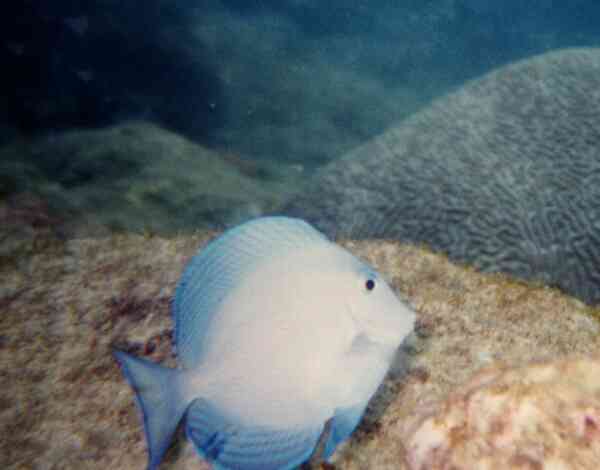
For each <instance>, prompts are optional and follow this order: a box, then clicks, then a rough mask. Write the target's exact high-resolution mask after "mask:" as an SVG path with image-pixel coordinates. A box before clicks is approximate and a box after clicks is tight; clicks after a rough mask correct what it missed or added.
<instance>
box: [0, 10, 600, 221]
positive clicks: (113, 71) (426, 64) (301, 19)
mask: <svg viewBox="0 0 600 470" xmlns="http://www.w3.org/2000/svg"><path fill="white" fill-rule="evenodd" d="M14 3H17V2H14ZM18 3H19V4H18V5H16V4H13V5H11V6H7V7H6V8H7V10H8V11H5V14H3V15H2V18H1V19H0V23H1V26H2V28H1V29H0V31H2V33H0V34H1V35H2V37H1V39H0V59H1V60H2V63H3V67H2V70H3V73H2V78H1V80H2V81H3V84H4V90H5V92H4V93H3V94H2V98H0V104H1V106H0V143H2V144H4V145H10V144H11V143H12V142H14V140H15V139H16V138H18V139H20V142H22V141H23V139H25V140H28V139H34V138H39V137H40V136H42V137H48V136H50V137H51V138H52V139H53V141H55V140H56V139H60V136H61V135H62V133H64V132H68V131H73V130H76V131H79V130H81V129H89V130H94V129H99V128H103V127H106V126H111V125H116V124H119V123H121V122H124V121H129V120H142V121H144V122H152V123H155V124H157V125H159V126H161V127H163V128H164V129H168V130H170V131H173V132H174V133H176V134H178V135H181V136H184V137H185V138H188V139H190V140H191V141H192V142H195V143H198V144H200V145H202V146H203V147H205V148H208V149H212V150H214V151H215V152H217V154H219V155H226V156H228V157H229V160H230V161H231V160H234V161H235V162H238V163H239V165H238V167H240V168H241V169H242V172H244V174H245V175H246V176H249V177H251V178H254V179H255V180H256V181H257V183H258V184H262V180H261V179H262V178H263V177H265V175H266V178H267V179H270V181H273V180H277V178H280V179H281V178H283V179H281V181H282V182H283V184H284V185H288V179H289V178H292V179H294V178H295V179H296V180H302V178H309V177H310V176H311V175H312V174H313V172H314V171H316V170H317V169H318V168H320V167H321V166H322V165H324V164H326V163H327V162H329V161H331V160H332V159H335V158H337V157H340V156H342V155H344V153H346V152H347V151H349V150H350V149H352V148H355V147H356V146H358V145H360V144H361V143H363V142H366V141H367V140H369V139H370V138H372V137H373V136H375V135H377V134H379V133H381V132H383V131H385V130H386V129H387V128H389V127H390V126H391V125H392V124H394V123H397V122H398V121H400V120H401V119H403V118H405V117H406V116H408V115H410V114H412V113H414V112H415V111H417V110H419V109H420V108H422V107H424V106H426V105H427V104H428V103H429V102H430V101H431V100H432V99H434V98H436V97H439V96H441V95H444V94H445V93H447V92H448V91H450V90H453V89H456V88H458V87H460V86H461V84H463V83H464V82H465V81H466V80H469V79H471V78H475V77H478V76H481V75H482V74H484V73H485V72H487V71H489V70H492V69H494V68H496V67H499V66H501V65H503V64H506V63H509V62H512V61H514V60H517V59H520V58H524V57H528V56H531V55H534V54H538V53H542V52H545V51H549V50H553V49H558V48H563V47H569V46H595V45H598V44H599V43H600V28H598V27H597V24H598V22H597V20H598V18H600V4H599V3H598V2H597V1H594V0H581V1H570V2H556V1H551V0H546V1H532V2H522V1H519V0H508V1H503V2H498V1H492V0H437V1H427V0H425V1H424V0H412V1H392V0H378V1H369V2H365V1H346V0H344V1H342V0H334V1H329V2H318V1H316V0H314V1H302V0H288V1H275V0H273V1H254V2H250V1H245V0H240V1H226V0H222V1H217V0H205V1H189V0H186V1H178V2H171V1H164V0H146V1H144V2H143V6H142V5H141V4H140V2H123V1H121V0H106V1H103V2H71V1H61V0H55V1H52V2H38V1H31V0H29V1H23V2H18ZM15 155H16V156H15ZM45 155H46V153H45V152H44V151H43V149H42V150H39V149H36V150H35V151H28V152H24V153H18V154H16V153H15V152H14V151H12V150H11V151H9V152H4V153H3V154H2V158H3V159H4V160H5V161H8V160H10V159H21V160H22V159H25V160H26V161H27V164H28V165H29V166H30V169H29V170H28V171H29V173H27V174H28V175H29V174H31V173H32V172H34V173H35V172H37V171H38V170H39V171H41V176H39V178H37V179H35V178H34V179H28V178H29V177H28V176H23V174H18V175H16V176H15V174H12V173H11V172H13V169H11V168H12V167H11V166H10V165H7V166H5V167H3V168H2V169H1V170H0V195H2V196H3V197H6V196H7V195H10V194H12V193H16V192H19V191H23V190H26V191H33V192H34V193H35V192H36V190H37V189H38V187H39V181H41V180H44V181H45V182H46V183H47V184H46V183H45V184H46V186H47V185H48V184H52V183H53V182H56V181H58V182H59V185H60V184H61V183H60V182H61V181H62V180H61V178H63V177H64V172H65V171H71V170H70V168H71V166H72V165H73V161H75V160H77V159H78V150H77V149H75V150H72V151H69V152H68V156H67V157H64V158H63V160H64V161H63V160H61V161H60V162H59V164H57V163H56V161H55V160H56V156H53V157H51V158H52V159H53V162H52V164H48V162H46V161H44V160H46V159H47V158H48V157H47V156H45ZM115 158H116V159H119V158H120V157H119V156H115V155H112V156H111V158H110V159H109V160H110V161H111V162H112V163H114V160H115ZM152 158H153V157H152V155H151V154H149V155H148V158H147V161H146V162H145V164H152ZM248 162H250V163H248ZM257 162H258V163H257ZM128 165H129V164H126V165H124V166H128ZM253 165H255V166H253ZM256 165H257V166H256ZM278 165H280V166H281V168H280V169H278ZM113 166H114V165H113ZM117 166H119V165H117ZM129 166H131V167H138V166H139V162H135V164H131V165H129ZM119 167H120V166H119ZM48 168H52V170H51V171H49V170H48ZM65 168H67V170H65ZM111 168H112V167H111ZM14 171H15V172H17V171H18V170H14ZM181 171H182V173H186V171H189V170H188V168H186V165H183V166H182V167H181ZM295 171H297V174H296V173H294V172H295ZM61 172H62V173H61ZM102 172H103V169H102V164H101V163H98V161H96V162H95V163H94V165H93V168H91V169H90V168H87V167H86V168H85V169H84V170H82V171H81V173H83V174H84V175H85V178H86V179H85V181H82V182H81V184H91V181H93V182H94V184H100V183H98V180H99V179H102V178H101V177H102V176H103V175H102ZM76 173H77V172H76ZM90 173H93V174H90ZM36 174H37V173H36ZM69 174H71V173H69ZM111 175H112V173H111ZM281 175H284V176H281ZM290 175H291V176H290ZM127 177H128V178H134V177H135V174H128V175H127ZM111 178H114V176H111ZM286 178H287V179H286ZM105 179H106V178H105ZM72 180H73V179H72V178H71V177H70V181H71V182H72ZM111 181H113V180H112V179H111ZM77 182H78V181H76V183H77ZM300 184H301V181H298V186H300ZM64 189H65V191H68V190H69V189H70V188H64ZM113 189H114V188H113ZM113 189H111V188H109V189H108V190H107V191H112V190H113ZM93 190H94V191H95V189H93ZM115 190H116V189H115ZM90 191H92V189H90ZM199 191H200V192H201V188H199ZM55 193H56V191H54V193H53V194H54V196H51V195H49V193H48V192H47V191H46V192H44V191H41V190H40V194H41V195H42V197H47V198H49V199H51V201H50V203H51V205H52V206H53V207H55V208H56V210H57V211H59V212H60V210H61V208H63V202H61V201H64V200H73V198H76V197H78V196H75V195H68V194H67V196H64V197H62V198H60V197H55ZM161 198H162V199H161ZM158 199H161V200H166V202H165V207H167V206H168V208H169V210H170V211H173V210H175V209H176V208H177V207H178V204H180V202H178V201H176V200H173V199H172V198H171V196H170V195H169V194H168V193H167V194H160V195H159V198H158ZM156 200H157V199H156V198H154V199H153V204H155V205H156V204H157V202H156ZM186 201H187V200H186ZM245 202H246V203H247V204H248V205H250V206H252V205H253V201H252V200H248V201H245ZM82 204H83V203H82ZM82 204H80V203H77V204H73V205H74V206H77V207H79V209H78V210H88V211H90V210H91V211H93V210H94V207H90V208H85V207H84V208H83V209H81V206H82ZM119 204H120V203H117V202H114V203H112V204H111V206H110V210H113V209H114V210H119ZM235 204H237V203H235V202H234V203H233V205H235ZM83 205H85V204H83ZM253 207H254V206H253ZM69 210H74V209H73V207H71V206H70V207H69ZM102 210H104V211H108V210H109V208H103V209H102ZM136 210H137V211H138V212H141V213H142V214H141V215H140V217H142V218H143V217H144V215H143V210H144V209H143V207H142V208H141V209H140V208H139V207H138V208H137V209H136ZM244 210H245V209H244ZM244 210H243V211H242V212H243V213H246V212H247V213H248V214H250V215H252V214H254V215H255V214H256V213H257V212H258V213H260V212H263V211H265V210H266V209H265V207H264V204H262V203H261V204H259V207H258V208H256V207H254V208H253V209H252V210H248V211H246V212H244ZM183 212H185V211H183ZM183 212H182V213H183ZM188 212H189V211H188ZM188 212H185V214H188ZM230 213H231V211H224V212H223V214H225V215H223V220H222V221H219V217H221V216H220V215H219V214H221V212H219V211H216V212H215V214H217V215H215V214H212V215H211V216H210V224H211V225H219V222H222V223H223V225H227V224H228V223H231V222H232V220H233V219H231V220H230V219H228V217H229V218H230V217H231V215H230ZM227 214H229V215H227ZM128 217H129V216H128ZM186 217H187V215H186ZM203 217H204V216H202V215H200V216H198V214H194V215H193V217H192V216H190V220H189V223H184V224H182V226H183V227H184V228H192V227H194V226H202V225H203V223H204V222H207V221H208V219H206V218H203ZM242 218H243V216H242ZM157 220H160V218H159V219H157ZM141 224H142V222H140V223H139V224H137V225H135V224H134V226H132V227H128V225H127V224H123V223H120V224H115V227H116V228H119V227H121V228H123V229H128V228H135V229H138V228H139V226H140V225H141ZM163 228H164V231H169V227H166V226H165V227H161V226H160V224H158V226H156V225H155V226H153V230H157V231H161V230H162V229H163ZM179 228H181V227H179Z"/></svg>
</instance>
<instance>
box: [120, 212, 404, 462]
mask: <svg viewBox="0 0 600 470" xmlns="http://www.w3.org/2000/svg"><path fill="white" fill-rule="evenodd" d="M172 311H173V317H174V321H175V332H174V340H175V346H176V350H177V356H178V361H179V366H180V367H178V368H177V369H171V368H167V367H163V366H160V365H158V364H155V363H152V362H150V361H147V360H144V359H140V358H136V357H133V356H131V355H128V354H126V353H124V352H120V351H115V356H116V358H117V359H118V361H119V363H120V364H121V367H122V370H123V373H124V374H125V377H126V378H127V380H128V381H129V383H130V384H131V386H132V387H133V389H134V390H135V393H136V396H137V401H138V405H139V407H140V408H141V411H142V414H143V420H144V430H145V435H146V440H147V444H148V452H149V464H148V469H150V470H153V469H156V468H157V467H158V465H159V463H160V461H161V459H162V457H163V455H164V453H165V451H166V450H167V448H168V446H169V443H170V441H171V439H172V436H173V433H174V432H175V430H176V428H177V426H178V424H179V422H180V421H182V420H184V423H185V432H186V435H187V437H188V438H189V439H190V440H191V441H192V442H193V443H194V445H195V447H196V449H197V451H198V452H199V453H200V455H202V457H204V458H205V459H207V460H208V461H210V462H211V463H212V465H213V467H214V468H215V469H231V470H234V469H235V470H280V469H291V468H294V467H296V466H298V465H300V464H302V463H303V462H305V461H307V460H308V459H310V458H311V455H312V454H313V452H314V451H315V448H316V447H317V444H318V445H319V447H321V449H320V453H321V457H322V458H325V459H328V458H329V457H330V456H331V455H332V454H333V452H334V450H335V448H336V446H337V445H338V444H339V443H341V442H342V441H344V440H345V439H347V438H348V437H349V436H350V434H351V433H352V431H353V430H354V428H355V427H356V426H357V424H358V423H359V421H360V419H361V417H362V415H363V413H364V411H365V408H366V406H367V404H368V402H369V400H370V399H371V397H372V396H373V395H374V393H375V391H376V390H377V388H378V386H379V385H380V384H381V382H382V381H383V379H384V377H385V375H386V373H387V371H388V368H389V366H390V364H391V362H392V360H393V357H394V355H395V352H396V350H397V348H398V346H399V345H400V343H401V342H402V340H403V339H404V338H405V337H406V336H407V335H408V334H409V333H410V332H411V331H412V330H413V326H414V320H415V315H414V312H413V311H411V310H410V309H409V308H408V307H407V306H406V305H405V304H404V303H402V302H401V301H399V300H398V299H397V298H396V296H395V295H394V293H393V292H392V290H391V288H390V287H389V286H388V284H387V283H386V282H385V281H384V279H383V278H382V277H381V276H380V275H379V274H378V273H377V272H375V271H374V270H373V269H372V268H371V267H369V266H368V265H367V264H365V263H364V262H362V261H360V260H359V259H358V258H356V257H354V256H353V255H352V254H350V253H349V252H348V251H346V250H344V249H343V248H341V247H340V246H338V245H336V244H334V243H332V242H331V241H329V240H328V239H327V238H325V236H324V235H322V234H321V233H320V232H318V231H317V230H315V229H314V228H313V227H311V226H310V225H308V224H307V223H306V222H304V221H302V220H298V219H291V218H287V217H263V218H258V219H254V220H251V221H249V222H246V223H244V224H242V225H239V226H237V227H235V228H233V229H230V230H228V231H226V232H225V233H224V234H223V235H221V236H220V237H218V238H216V239H215V240H213V241H212V242H211V243H209V244H208V245H207V246H206V247H205V248H204V249H203V250H201V251H200V252H199V253H198V254H196V255H195V256H194V257H193V258H192V260H191V261H190V262H189V264H188V266H187V267H186V268H185V270H184V273H183V275H182V277H181V280H180V282H179V285H178V287H177V290H176V292H175V297H174V300H173V304H172ZM326 424H327V426H326ZM325 431H326V432H325ZM324 437H325V439H324Z"/></svg>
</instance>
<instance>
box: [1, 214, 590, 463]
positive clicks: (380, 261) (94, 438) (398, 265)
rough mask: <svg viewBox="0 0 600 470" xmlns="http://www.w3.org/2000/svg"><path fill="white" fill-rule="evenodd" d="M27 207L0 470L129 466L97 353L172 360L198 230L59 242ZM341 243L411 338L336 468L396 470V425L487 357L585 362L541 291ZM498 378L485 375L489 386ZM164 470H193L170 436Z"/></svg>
mask: <svg viewBox="0 0 600 470" xmlns="http://www.w3.org/2000/svg"><path fill="white" fill-rule="evenodd" d="M28 207H32V209H31V211H33V212H34V213H35V214H36V215H35V217H34V216H30V215H27V214H24V215H23V212H24V211H25V209H22V210H20V209H19V208H18V207H12V208H10V210H8V209H7V211H8V212H7V213H9V214H13V216H12V219H11V220H13V221H15V224H16V223H17V222H16V220H17V216H18V215H19V214H21V215H20V216H19V217H21V219H20V220H21V223H23V224H26V223H30V226H29V227H28V228H27V229H25V228H23V229H21V230H13V229H11V230H6V229H5V226H4V225H0V232H1V233H0V235H1V236H0V240H2V243H3V245H6V246H7V247H16V248H14V249H13V250H12V253H13V256H11V255H10V254H11V251H3V256H2V258H1V262H0V277H1V278H2V279H3V283H2V288H1V290H0V312H1V313H2V315H0V364H2V368H1V370H0V374H1V376H2V382H3V384H5V386H3V387H2V388H0V434H1V435H2V436H3V439H2V440H0V466H1V467H2V468H52V467H60V468H62V469H65V470H69V469H80V468H86V469H92V470H93V469H102V468H119V469H124V470H127V469H131V470H135V469H141V468H144V465H145V462H146V454H145V452H146V449H145V444H144V438H143V435H142V430H141V427H140V421H139V417H138V415H137V410H136V407H135V403H134V397H133V393H132V391H131V389H130V387H129V386H128V385H127V383H125V381H124V380H123V377H122V375H121V373H120V371H119V369H118V366H117V364H116V363H115V361H114V359H113V358H112V355H111V348H112V347H119V348H121V349H124V350H127V351H132V352H135V354H137V355H140V356H143V357H147V358H149V359H151V360H153V361H157V362H161V363H164V364H168V365H174V363H175V361H174V352H173V351H172V349H171V334H172V322H171V318H170V315H169V303H170V300H171V296H172V293H173V289H174V287H175V284H176V282H177V279H178V277H179V275H180V273H181V270H182V269H183V266H184V265H185V262H186V261H187V260H188V259H189V258H190V256H192V255H193V253H194V252H195V251H196V250H197V248H198V247H199V246H202V245H203V244H204V243H205V242H206V241H207V240H208V239H209V238H210V237H212V236H213V234H212V233H207V232H202V233H198V234H196V235H187V236H177V237H174V238H169V239H167V238H161V237H158V236H142V235H113V236H110V237H106V238H102V239H71V240H67V241H64V240H62V239H60V238H57V237H55V236H54V235H53V234H52V231H51V230H49V229H48V228H47V227H45V226H44V225H43V224H39V222H36V221H40V220H45V219H44V217H43V215H42V214H43V207H42V206H40V205H38V206H35V207H33V206H28ZM25 212H26V211H25ZM27 221H29V222H27ZM35 224H38V226H34V225H35ZM23 234H28V235H27V238H23ZM14 237H16V238H18V240H12V238H14ZM343 244H344V245H345V246H346V247H347V248H348V249H350V250H351V251H352V252H354V253H356V254H357V255H358V256H361V257H363V258H365V259H367V260H369V261H370V262H371V263H373V264H374V266H375V267H376V268H377V269H378V270H379V271H380V272H381V273H383V274H384V275H386V276H387V277H388V278H389V280H390V282H391V284H392V286H393V287H394V289H395V290H397V292H398V293H399V294H400V295H401V296H403V297H404V298H406V299H407V300H408V301H410V302H411V303H412V304H413V305H414V307H415V309H416V311H417V313H418V318H419V320H418V321H419V327H418V333H419V335H418V337H416V338H415V339H414V340H412V341H411V342H409V343H408V344H407V345H406V347H405V350H404V351H405V352H408V353H409V354H402V355H400V356H399V359H402V361H400V360H399V361H398V364H397V369H396V370H395V371H394V373H393V374H391V375H390V377H389V378H388V380H387V381H386V382H385V384H384V386H383V387H382V388H381V390H380V392H379V393H378V395H377V397H376V398H375V399H374V400H373V402H372V403H371V405H370V407H369V410H368V413H367V415H366V417H365V419H364V420H363V422H362V423H361V425H360V426H359V428H358V430H357V432H355V434H354V435H353V437H352V438H351V439H350V441H349V442H348V443H346V444H345V445H344V446H343V447H342V448H341V449H340V450H339V451H338V452H337V453H336V455H335V459H334V462H333V463H334V465H335V467H336V468H339V469H348V470H351V469H364V468H370V469H392V468H394V469H398V468H400V469H402V468H406V467H405V463H404V462H405V457H406V452H405V447H404V444H405V442H406V443H409V442H412V441H410V435H408V434H407V432H406V428H407V426H409V425H410V423H419V422H421V420H423V418H424V417H427V416H429V415H428V414H426V413H425V414H424V413H423V412H422V410H425V412H427V413H429V412H433V411H435V409H436V408H435V404H436V403H440V402H443V401H444V400H445V399H446V397H448V396H449V394H451V393H452V391H453V390H456V387H459V386H460V384H462V383H465V382H467V381H468V380H469V378H470V377H472V375H473V374H474V373H476V371H477V370H479V369H480V368H481V367H489V366H490V365H491V364H493V363H494V361H502V363H503V364H504V366H503V367H521V366H523V365H524V364H526V363H528V362H530V361H531V360H533V359H544V358H545V359H546V360H556V361H560V360H561V359H562V358H565V357H567V356H570V355H573V354H576V355H581V356H587V355H591V354H598V353H599V352H600V326H599V324H598V322H597V320H596V318H595V316H594V315H595V314H596V312H595V311H594V310H592V309H590V308H589V307H586V306H585V305H584V304H582V303H581V302H580V301H578V300H576V299H573V298H570V297H567V296H564V295H562V294H560V293H559V292H558V291H556V290H552V289H548V288H544V287H541V286H536V285H531V284H526V283H523V282H517V281H514V280H511V279H509V278H507V277H504V276H500V275H484V274H480V273H477V272H475V271H474V270H472V269H467V268H464V267H460V266H456V265H453V264H451V263H450V262H449V261H448V260H447V259H446V258H444V257H443V256H440V255H436V254H433V253H431V252H429V251H427V250H424V249H421V248H417V247H412V246H408V245H400V244H398V243H397V242H387V241H360V242H359V241H356V242H354V241H346V242H343ZM518 370H520V369H518ZM523 370H525V369H523ZM509 374H511V372H510V371H509V369H504V368H501V369H499V372H498V376H499V377H509ZM515 374H517V375H518V374H519V372H518V371H517V372H515ZM568 377H570V379H571V380H572V381H573V382H575V384H574V385H573V386H574V387H580V386H583V385H584V384H585V381H581V382H580V380H582V376H581V375H570V376H568ZM578 383H579V385H577V384H578ZM457 393H459V395H457V396H460V391H459V392H457ZM507 393H510V392H507ZM548 403H550V404H552V405H553V406H554V402H552V401H549V402H548ZM582 403H583V402H582ZM570 406H571V407H572V408H569V409H575V408H576V407H577V406H579V405H578V404H576V403H572V404H571V405H570ZM590 416H593V415H591V414H590ZM579 423H580V424H581V422H579ZM583 424H584V425H585V422H584V423H583ZM592 424H593V423H592ZM592 424H590V426H592ZM409 427H410V426H409ZM590 430H592V428H590ZM555 439H557V437H556V435H555V434H549V435H548V439H547V440H544V444H545V445H547V446H549V447H551V448H554V447H553V446H555V445H558V444H556V440H555ZM169 468H173V469H174V468H178V469H181V468H189V469H192V468H193V469H201V468H206V469H207V468H208V466H207V465H206V464H204V463H202V462H200V461H199V459H198V458H197V456H196V455H195V451H194V450H193V448H192V446H191V445H190V444H189V443H187V442H186V440H185V439H183V438H178V439H176V440H175V443H174V445H173V446H172V448H171V449H170V450H169V452H168V455H167V457H166V459H165V462H164V463H163V465H162V466H161V469H169Z"/></svg>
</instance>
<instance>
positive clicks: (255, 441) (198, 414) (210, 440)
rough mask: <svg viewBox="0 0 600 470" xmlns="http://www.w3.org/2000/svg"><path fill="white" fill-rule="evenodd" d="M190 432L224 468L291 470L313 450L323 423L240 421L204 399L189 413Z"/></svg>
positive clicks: (202, 450)
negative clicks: (279, 425)
mask: <svg viewBox="0 0 600 470" xmlns="http://www.w3.org/2000/svg"><path fill="white" fill-rule="evenodd" d="M185 430H186V434H187V436H188V439H190V440H191V441H192V442H193V443H194V445H195V447H196V449H197V451H198V453H199V454H200V455H202V456H203V457H204V458H206V459H208V460H209V461H210V462H211V463H213V464H214V466H215V467H216V468H219V469H223V470H237V469H244V470H288V469H292V468H295V467H297V466H298V465H300V464H301V463H302V462H304V461H306V460H307V459H308V458H309V457H310V456H311V454H312V452H313V450H314V448H315V445H316V444H317V441H318V440H319V436H320V435H321V432H322V431H323V424H322V423H321V424H319V425H315V427H314V428H308V429H293V430H275V429H271V428H266V427H248V426H243V425H239V424H238V425H236V424H235V423H234V422H233V421H232V420H228V419H227V418H226V417H225V416H224V415H223V414H221V413H220V412H219V411H218V410H217V409H216V408H215V407H213V406H212V405H210V404H209V403H208V402H207V401H205V400H203V399H197V400H194V401H193V402H192V404H191V405H190V407H189V408H188V411H187V414H186V425H185Z"/></svg>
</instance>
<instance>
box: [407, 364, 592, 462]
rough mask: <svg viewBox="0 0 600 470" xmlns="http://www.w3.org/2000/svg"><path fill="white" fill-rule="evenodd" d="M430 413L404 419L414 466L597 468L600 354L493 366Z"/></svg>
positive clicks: (409, 457) (410, 455) (408, 446)
mask: <svg viewBox="0 0 600 470" xmlns="http://www.w3.org/2000/svg"><path fill="white" fill-rule="evenodd" d="M423 411H425V410H420V412H421V414H423ZM425 413H426V415H425V416H420V417H418V418H416V419H415V422H411V421H410V420H407V422H406V423H404V429H405V436H404V438H403V441H404V446H405V448H406V450H407V456H406V460H407V462H408V468H409V469H411V470H420V469H422V470H425V469H427V470H436V469H440V470H441V469H447V468H452V469H456V470H462V469H464V470H468V469H472V468H503V469H518V468H531V469H534V468H550V467H551V468H576V469H582V470H583V469H590V470H591V469H595V468H597V467H598V462H599V461H600V356H596V357H593V358H578V359H571V360H563V361H554V362H541V363H538V364H532V365H529V366H524V367H516V368H509V367H502V366H495V367H490V368H488V369H486V370H483V371H481V372H479V373H478V374H476V375H475V377H473V378H472V379H471V380H470V381H469V382H468V383H467V384H466V385H464V386H462V387H461V388H460V389H459V390H457V391H455V392H453V393H452V394H451V396H450V397H449V398H447V399H446V400H445V401H444V402H443V403H442V404H441V406H440V407H439V409H438V410H436V411H435V412H434V413H431V412H429V410H427V411H425ZM415 414H416V415H417V416H418V415H419V411H417V413H415Z"/></svg>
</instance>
